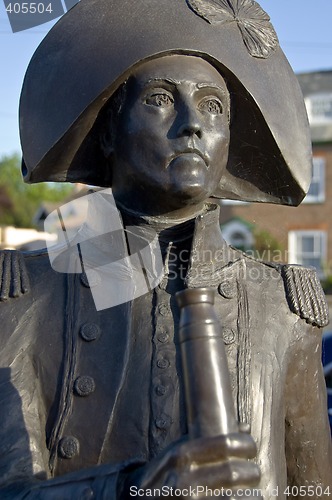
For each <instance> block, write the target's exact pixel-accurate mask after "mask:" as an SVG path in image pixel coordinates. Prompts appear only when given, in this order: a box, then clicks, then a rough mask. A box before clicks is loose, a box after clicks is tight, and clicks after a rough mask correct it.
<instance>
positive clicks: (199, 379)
mask: <svg viewBox="0 0 332 500" xmlns="http://www.w3.org/2000/svg"><path fill="white" fill-rule="evenodd" d="M214 294H215V292H214V290H213V289H210V288H193V289H187V290H183V291H181V292H179V293H178V294H177V301H178V305H179V307H180V309H181V316H180V331H179V340H180V345H181V358H182V366H183V373H184V387H185V398H186V408H187V423H188V433H189V436H190V437H191V438H198V437H210V436H218V435H225V434H229V433H232V432H238V431H239V427H238V422H237V420H236V418H235V411H234V403H233V398H232V389H231V382H230V376H229V370H228V364H227V357H226V351H225V346H224V341H223V338H222V333H221V326H220V323H219V320H218V318H217V315H216V312H215V310H214Z"/></svg>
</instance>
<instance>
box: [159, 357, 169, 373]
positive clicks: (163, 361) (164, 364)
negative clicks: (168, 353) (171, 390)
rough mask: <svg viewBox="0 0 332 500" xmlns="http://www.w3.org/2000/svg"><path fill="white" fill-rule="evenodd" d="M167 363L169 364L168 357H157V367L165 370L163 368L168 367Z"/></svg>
mask: <svg viewBox="0 0 332 500" xmlns="http://www.w3.org/2000/svg"><path fill="white" fill-rule="evenodd" d="M169 365H170V362H169V361H168V359H165V358H161V359H158V361H157V366H158V368H161V369H162V370H165V368H168V367H169Z"/></svg>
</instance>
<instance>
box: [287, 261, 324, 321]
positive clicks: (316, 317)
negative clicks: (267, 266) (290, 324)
mask: <svg viewBox="0 0 332 500" xmlns="http://www.w3.org/2000/svg"><path fill="white" fill-rule="evenodd" d="M281 271H282V276H283V278H284V283H285V289H286V295H287V300H288V303H289V307H290V309H291V311H293V312H294V313H295V314H297V315H298V316H300V317H301V318H303V319H305V320H306V321H307V323H310V324H312V325H316V326H320V327H323V326H326V325H327V324H328V323H329V311H328V305H327V302H326V298H325V295H324V292H323V289H322V286H321V284H320V281H319V279H318V276H317V273H316V270H315V269H314V268H310V267H302V266H299V265H285V266H282V270H281Z"/></svg>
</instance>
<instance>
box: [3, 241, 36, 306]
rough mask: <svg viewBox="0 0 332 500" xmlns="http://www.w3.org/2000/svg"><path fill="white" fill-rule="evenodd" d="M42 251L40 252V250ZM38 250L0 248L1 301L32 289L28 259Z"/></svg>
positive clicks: (19, 295)
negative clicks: (21, 250) (22, 250)
mask: <svg viewBox="0 0 332 500" xmlns="http://www.w3.org/2000/svg"><path fill="white" fill-rule="evenodd" d="M39 253H40V252H39ZM39 253H37V252H29V253H23V252H20V251H18V250H0V301H1V302H3V301H6V300H8V299H10V298H17V297H21V296H22V295H24V294H26V293H28V292H29V291H30V283H29V276H28V272H27V266H26V260H27V259H28V258H29V257H30V256H35V255H37V254H38V255H39Z"/></svg>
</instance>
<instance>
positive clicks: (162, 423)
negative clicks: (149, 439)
mask: <svg viewBox="0 0 332 500" xmlns="http://www.w3.org/2000/svg"><path fill="white" fill-rule="evenodd" d="M155 424H156V427H157V428H158V429H160V430H166V429H169V428H170V426H171V419H170V417H169V416H168V415H161V416H160V417H158V418H156V420H155Z"/></svg>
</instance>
